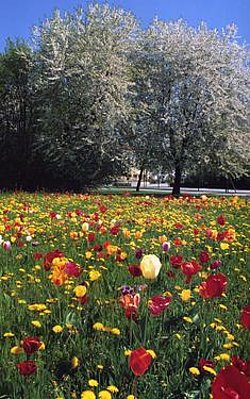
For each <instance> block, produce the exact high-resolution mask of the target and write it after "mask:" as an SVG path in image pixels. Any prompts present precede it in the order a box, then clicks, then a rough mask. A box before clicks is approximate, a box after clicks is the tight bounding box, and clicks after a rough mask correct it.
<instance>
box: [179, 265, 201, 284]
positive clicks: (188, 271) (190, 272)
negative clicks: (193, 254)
mask: <svg viewBox="0 0 250 399" xmlns="http://www.w3.org/2000/svg"><path fill="white" fill-rule="evenodd" d="M201 269H202V267H201V265H199V263H197V262H195V261H194V260H192V261H191V262H183V263H182V265H181V270H182V273H183V274H185V276H186V283H190V281H191V279H192V277H193V276H194V275H195V274H197V273H198V272H199V271H200V270H201Z"/></svg>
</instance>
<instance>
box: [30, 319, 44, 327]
mask: <svg viewBox="0 0 250 399" xmlns="http://www.w3.org/2000/svg"><path fill="white" fill-rule="evenodd" d="M31 324H32V326H34V327H36V328H41V327H42V324H41V323H40V321H39V320H32V322H31Z"/></svg>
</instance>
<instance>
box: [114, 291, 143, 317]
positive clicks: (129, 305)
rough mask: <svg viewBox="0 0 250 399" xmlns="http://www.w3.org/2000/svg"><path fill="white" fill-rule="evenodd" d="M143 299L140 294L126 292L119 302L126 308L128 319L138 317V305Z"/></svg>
mask: <svg viewBox="0 0 250 399" xmlns="http://www.w3.org/2000/svg"><path fill="white" fill-rule="evenodd" d="M140 301H141V297H140V294H125V295H122V296H121V297H120V299H119V303H120V304H121V305H122V307H123V309H124V310H125V317H126V318H127V319H131V318H132V319H133V320H135V319H136V318H137V312H138V307H139V304H140Z"/></svg>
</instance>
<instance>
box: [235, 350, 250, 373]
mask: <svg viewBox="0 0 250 399" xmlns="http://www.w3.org/2000/svg"><path fill="white" fill-rule="evenodd" d="M232 363H233V366H235V367H236V368H237V369H238V370H240V371H241V372H242V373H244V374H245V375H246V376H247V377H250V360H242V359H241V358H240V357H239V356H235V355H234V356H232Z"/></svg>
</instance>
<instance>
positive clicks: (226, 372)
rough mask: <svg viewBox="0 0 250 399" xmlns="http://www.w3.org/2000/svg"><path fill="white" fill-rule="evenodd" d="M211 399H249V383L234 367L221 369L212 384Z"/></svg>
mask: <svg viewBox="0 0 250 399" xmlns="http://www.w3.org/2000/svg"><path fill="white" fill-rule="evenodd" d="M212 395H213V399H249V398H250V383H249V382H248V380H247V377H246V376H245V375H244V374H243V373H241V372H240V371H239V370H238V369H237V368H236V367H235V366H227V367H225V368H223V369H221V370H220V371H219V373H218V375H217V376H216V377H215V379H214V381H213V384H212Z"/></svg>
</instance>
